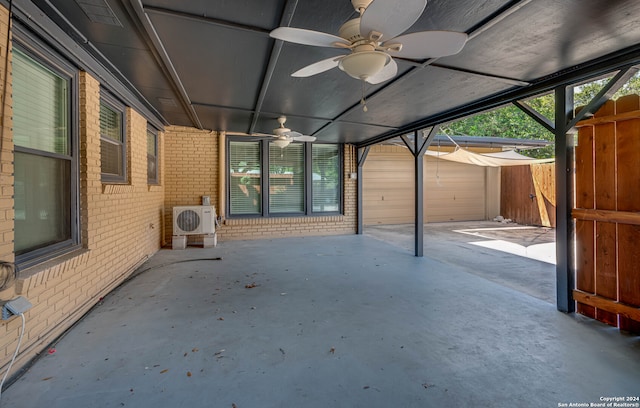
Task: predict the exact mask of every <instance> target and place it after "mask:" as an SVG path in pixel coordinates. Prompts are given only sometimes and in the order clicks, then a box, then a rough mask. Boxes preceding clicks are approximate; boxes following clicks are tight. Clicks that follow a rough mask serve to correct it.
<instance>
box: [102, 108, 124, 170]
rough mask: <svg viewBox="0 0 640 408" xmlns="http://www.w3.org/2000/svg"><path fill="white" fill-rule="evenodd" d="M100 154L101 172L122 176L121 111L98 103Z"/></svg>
mask: <svg viewBox="0 0 640 408" xmlns="http://www.w3.org/2000/svg"><path fill="white" fill-rule="evenodd" d="M100 155H101V160H100V162H101V166H102V174H103V176H104V175H107V176H111V177H122V178H124V176H125V175H124V143H123V132H122V112H119V111H117V110H115V109H114V108H112V107H111V106H109V105H107V104H105V103H104V102H101V103H100Z"/></svg>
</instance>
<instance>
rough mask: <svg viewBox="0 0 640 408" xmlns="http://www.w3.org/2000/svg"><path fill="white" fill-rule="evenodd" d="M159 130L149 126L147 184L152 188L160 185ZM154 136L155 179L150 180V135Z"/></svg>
mask: <svg viewBox="0 0 640 408" xmlns="http://www.w3.org/2000/svg"><path fill="white" fill-rule="evenodd" d="M158 133H159V132H158V129H156V128H154V127H153V126H151V125H148V126H147V184H148V185H152V186H157V185H159V184H160V143H159V140H158V139H159V137H158ZM150 134H151V135H153V139H154V146H155V157H154V158H155V165H156V171H155V173H156V174H155V177H154V178H149V146H148V144H149V135H150Z"/></svg>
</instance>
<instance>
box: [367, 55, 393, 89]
mask: <svg viewBox="0 0 640 408" xmlns="http://www.w3.org/2000/svg"><path fill="white" fill-rule="evenodd" d="M397 73H398V64H397V63H396V62H395V61H394V59H393V58H391V60H390V61H389V63H388V64H387V65H385V66H384V68H382V71H380V72H378V73H377V74H375V75H373V76H370V77H369V78H367V82H368V83H370V84H373V85H376V84H379V83H381V82H384V81H388V80H389V79H391V78H393V77H394V76H396V74H397Z"/></svg>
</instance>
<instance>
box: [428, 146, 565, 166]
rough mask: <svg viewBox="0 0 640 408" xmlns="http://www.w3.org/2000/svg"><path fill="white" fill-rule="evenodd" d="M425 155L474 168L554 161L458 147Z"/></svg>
mask: <svg viewBox="0 0 640 408" xmlns="http://www.w3.org/2000/svg"><path fill="white" fill-rule="evenodd" d="M425 154H427V155H429V156H432V157H437V158H439V159H443V160H450V161H454V162H458V163H465V164H475V165H476V166H485V167H501V166H522V165H525V164H536V163H552V162H553V161H554V160H555V159H532V158H531V157H527V156H523V155H521V154H519V153H517V152H515V151H513V150H507V151H504V152H497V153H473V152H470V151H469V150H465V149H463V148H462V147H459V146H458V147H457V148H456V150H454V151H453V152H451V153H446V152H437V151H433V150H427V152H426V153H425Z"/></svg>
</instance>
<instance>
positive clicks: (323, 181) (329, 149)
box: [311, 144, 340, 212]
mask: <svg viewBox="0 0 640 408" xmlns="http://www.w3.org/2000/svg"><path fill="white" fill-rule="evenodd" d="M312 146H313V147H312V154H311V156H312V159H311V160H312V168H313V177H312V178H313V188H312V192H311V195H312V197H313V212H335V211H339V210H340V153H339V150H338V145H329V144H327V145H323V144H315V145H312Z"/></svg>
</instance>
